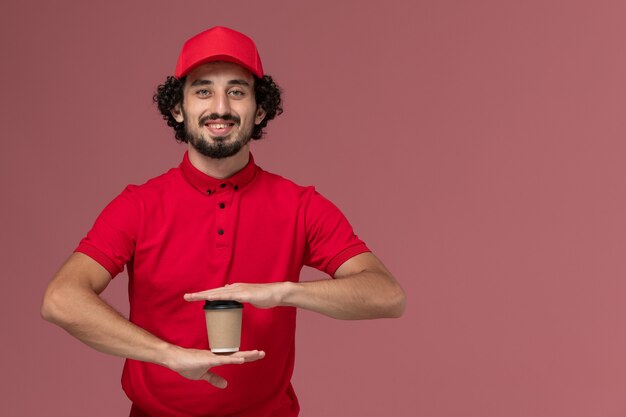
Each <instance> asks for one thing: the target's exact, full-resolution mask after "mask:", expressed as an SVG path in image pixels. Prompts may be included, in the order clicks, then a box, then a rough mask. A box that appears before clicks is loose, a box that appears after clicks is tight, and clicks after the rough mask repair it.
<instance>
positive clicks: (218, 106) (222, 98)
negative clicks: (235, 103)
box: [211, 93, 230, 116]
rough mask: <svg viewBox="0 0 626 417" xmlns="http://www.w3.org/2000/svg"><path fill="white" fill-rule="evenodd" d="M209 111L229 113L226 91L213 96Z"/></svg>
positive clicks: (221, 113)
mask: <svg viewBox="0 0 626 417" xmlns="http://www.w3.org/2000/svg"><path fill="white" fill-rule="evenodd" d="M211 113H216V114H219V115H220V116H222V115H224V114H230V102H229V101H228V96H227V95H226V93H219V94H215V95H214V96H213V100H212V103H211Z"/></svg>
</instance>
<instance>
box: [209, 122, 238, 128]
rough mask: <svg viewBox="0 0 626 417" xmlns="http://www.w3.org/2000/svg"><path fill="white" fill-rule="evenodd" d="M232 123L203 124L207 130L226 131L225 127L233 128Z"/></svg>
mask: <svg viewBox="0 0 626 417" xmlns="http://www.w3.org/2000/svg"><path fill="white" fill-rule="evenodd" d="M234 125H235V124H234V123H207V124H205V126H206V127H208V128H209V129H226V128H227V127H232V126H234Z"/></svg>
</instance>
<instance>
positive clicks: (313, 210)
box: [304, 187, 370, 277]
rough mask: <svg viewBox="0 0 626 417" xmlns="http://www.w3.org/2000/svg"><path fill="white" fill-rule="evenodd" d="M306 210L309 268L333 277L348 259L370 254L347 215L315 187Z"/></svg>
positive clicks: (307, 263) (306, 262) (307, 260)
mask: <svg viewBox="0 0 626 417" xmlns="http://www.w3.org/2000/svg"><path fill="white" fill-rule="evenodd" d="M309 195H310V198H309V199H308V201H307V205H306V209H305V223H306V236H307V250H306V253H305V258H304V259H305V262H304V263H305V265H307V266H311V267H313V268H316V269H318V270H320V271H324V272H326V273H327V274H328V275H330V276H331V277H332V276H333V275H334V274H335V272H336V271H337V269H338V268H339V267H340V266H341V264H343V263H344V262H345V261H347V260H348V259H350V258H352V257H353V256H356V255H358V254H360V253H363V252H369V251H370V250H369V249H368V248H367V246H366V245H365V243H364V242H363V241H362V240H361V239H359V237H358V236H357V235H356V234H354V231H353V229H352V225H350V223H349V222H348V219H346V217H345V216H344V215H343V213H342V212H341V211H340V210H339V209H338V208H337V206H335V205H334V204H333V203H331V202H330V201H329V200H327V199H326V198H324V197H323V196H322V195H321V194H319V193H318V192H317V191H315V189H314V188H313V187H311V190H310V194H309Z"/></svg>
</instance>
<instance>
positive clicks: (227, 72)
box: [185, 61, 254, 85]
mask: <svg viewBox="0 0 626 417" xmlns="http://www.w3.org/2000/svg"><path fill="white" fill-rule="evenodd" d="M199 79H203V80H210V81H213V82H215V83H218V82H220V81H221V82H228V81H230V80H246V81H248V82H249V83H250V85H252V83H253V82H254V77H253V76H252V73H251V72H250V71H248V70H247V69H245V68H243V67H241V66H239V65H237V64H233V63H231V62H225V61H215V62H209V63H206V64H202V65H199V66H198V67H196V68H194V69H193V70H192V71H191V72H190V73H189V74H188V75H187V80H186V82H185V84H186V85H189V84H191V83H192V82H194V81H195V80H199Z"/></svg>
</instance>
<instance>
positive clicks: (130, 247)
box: [74, 185, 141, 277]
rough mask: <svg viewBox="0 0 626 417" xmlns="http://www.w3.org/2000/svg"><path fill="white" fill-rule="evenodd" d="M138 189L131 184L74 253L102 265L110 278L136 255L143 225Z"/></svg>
mask: <svg viewBox="0 0 626 417" xmlns="http://www.w3.org/2000/svg"><path fill="white" fill-rule="evenodd" d="M135 190H136V186H131V185H129V186H128V187H126V188H125V189H124V191H122V193H121V194H120V195H118V196H117V197H115V198H114V199H113V201H111V202H110V203H109V204H108V205H107V206H106V207H105V208H104V210H102V213H100V215H99V216H98V218H97V219H96V221H95V223H94V225H93V227H92V228H91V230H90V231H89V232H88V233H87V236H85V237H84V238H83V239H82V240H81V241H80V243H79V244H78V247H76V249H75V250H74V252H81V253H84V254H85V255H87V256H89V257H90V258H92V259H94V260H95V261H96V262H98V263H99V264H100V265H102V266H103V267H104V268H105V269H106V270H107V271H109V273H110V274H111V277H115V276H116V275H118V274H119V273H120V272H122V271H123V270H124V265H126V263H127V262H129V261H130V260H131V259H132V257H133V255H134V252H135V244H136V242H137V234H138V232H139V227H140V224H141V216H140V213H141V211H140V205H139V200H138V198H137V195H136V192H135Z"/></svg>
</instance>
